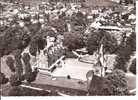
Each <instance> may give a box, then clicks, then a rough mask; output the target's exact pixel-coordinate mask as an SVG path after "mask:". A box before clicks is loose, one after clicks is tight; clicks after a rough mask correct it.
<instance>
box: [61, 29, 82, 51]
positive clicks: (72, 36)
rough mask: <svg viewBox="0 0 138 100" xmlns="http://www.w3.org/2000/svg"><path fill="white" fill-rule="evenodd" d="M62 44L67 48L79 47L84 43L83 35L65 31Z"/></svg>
mask: <svg viewBox="0 0 138 100" xmlns="http://www.w3.org/2000/svg"><path fill="white" fill-rule="evenodd" d="M63 45H64V46H65V47H67V48H68V49H69V50H75V49H80V48H82V47H84V45H85V44H84V41H83V35H82V34H80V33H78V32H74V33H65V34H64V40H63Z"/></svg>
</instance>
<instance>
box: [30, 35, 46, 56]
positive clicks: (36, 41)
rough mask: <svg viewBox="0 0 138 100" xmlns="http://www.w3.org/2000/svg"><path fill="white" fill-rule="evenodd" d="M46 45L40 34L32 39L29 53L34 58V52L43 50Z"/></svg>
mask: <svg viewBox="0 0 138 100" xmlns="http://www.w3.org/2000/svg"><path fill="white" fill-rule="evenodd" d="M45 45H46V40H45V39H43V37H42V36H41V35H40V34H37V35H35V36H33V37H32V39H31V42H30V48H29V52H30V53H31V55H33V56H36V52H37V51H40V50H42V49H44V47H45Z"/></svg>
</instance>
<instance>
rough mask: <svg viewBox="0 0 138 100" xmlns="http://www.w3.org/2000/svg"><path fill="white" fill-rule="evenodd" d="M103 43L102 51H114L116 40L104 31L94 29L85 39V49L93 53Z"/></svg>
mask: <svg viewBox="0 0 138 100" xmlns="http://www.w3.org/2000/svg"><path fill="white" fill-rule="evenodd" d="M101 44H103V48H104V50H103V52H104V53H110V54H112V53H114V52H115V51H116V49H117V41H116V39H115V38H114V37H113V36H111V35H110V34H109V33H108V32H106V31H100V30H98V31H94V32H92V33H91V34H90V35H89V36H88V39H87V43H86V46H87V50H88V53H89V54H93V53H94V52H95V51H96V50H98V49H99V47H100V45H101Z"/></svg>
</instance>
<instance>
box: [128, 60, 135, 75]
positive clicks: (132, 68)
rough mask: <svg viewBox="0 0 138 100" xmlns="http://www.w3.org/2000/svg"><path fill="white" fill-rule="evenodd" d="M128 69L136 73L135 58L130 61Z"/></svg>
mask: <svg viewBox="0 0 138 100" xmlns="http://www.w3.org/2000/svg"><path fill="white" fill-rule="evenodd" d="M129 71H130V72H132V73H133V74H135V75H136V59H134V60H133V61H132V64H131V66H130V68H129Z"/></svg>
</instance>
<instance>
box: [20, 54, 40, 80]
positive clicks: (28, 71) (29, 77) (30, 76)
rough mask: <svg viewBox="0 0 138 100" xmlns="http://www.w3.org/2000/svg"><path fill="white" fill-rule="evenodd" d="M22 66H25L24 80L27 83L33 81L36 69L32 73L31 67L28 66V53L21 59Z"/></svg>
mask: <svg viewBox="0 0 138 100" xmlns="http://www.w3.org/2000/svg"><path fill="white" fill-rule="evenodd" d="M22 59H23V61H24V64H25V74H24V78H25V79H26V81H27V82H32V81H35V79H36V76H37V73H38V69H37V68H36V69H35V70H34V71H32V68H31V65H30V55H29V54H28V53H24V54H23V57H22Z"/></svg>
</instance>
